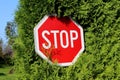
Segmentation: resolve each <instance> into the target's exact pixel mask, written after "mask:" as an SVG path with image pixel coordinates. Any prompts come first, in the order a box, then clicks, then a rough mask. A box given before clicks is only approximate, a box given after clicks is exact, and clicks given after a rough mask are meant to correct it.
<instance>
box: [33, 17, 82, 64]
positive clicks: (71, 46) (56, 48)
mask: <svg viewBox="0 0 120 80" xmlns="http://www.w3.org/2000/svg"><path fill="white" fill-rule="evenodd" d="M34 40H35V50H36V53H37V54H38V55H39V56H41V57H42V58H43V59H45V60H47V61H48V62H49V63H51V64H53V63H56V62H57V64H58V65H59V66H69V65H72V64H73V63H74V62H75V61H76V60H77V58H78V57H79V56H80V54H81V53H82V52H83V50H84V37H83V29H82V27H81V26H80V25H78V24H76V23H75V22H74V21H73V20H72V19H70V18H69V17H61V18H58V17H56V16H47V15H46V16H45V17H44V18H43V19H42V20H41V21H40V22H39V23H38V24H37V25H36V26H35V28H34Z"/></svg>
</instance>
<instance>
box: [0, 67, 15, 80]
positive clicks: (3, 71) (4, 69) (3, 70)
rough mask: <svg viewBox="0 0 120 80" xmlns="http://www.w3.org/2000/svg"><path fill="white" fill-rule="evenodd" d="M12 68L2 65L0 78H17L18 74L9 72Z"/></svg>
mask: <svg viewBox="0 0 120 80" xmlns="http://www.w3.org/2000/svg"><path fill="white" fill-rule="evenodd" d="M11 69H12V67H11V66H2V67H0V80H15V78H16V76H17V75H16V74H14V73H13V74H9V71H10V70H11Z"/></svg>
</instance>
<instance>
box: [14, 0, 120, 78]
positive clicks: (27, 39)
mask: <svg viewBox="0 0 120 80" xmlns="http://www.w3.org/2000/svg"><path fill="white" fill-rule="evenodd" d="M19 3H20V4H19V7H18V11H17V12H16V15H15V20H16V22H17V25H18V34H19V36H18V38H17V39H16V40H15V43H14V46H13V47H14V52H15V68H16V73H20V74H21V75H19V76H18V80H119V79H120V1H119V0H20V1H19ZM46 14H57V16H58V17H61V16H70V17H71V18H72V19H73V20H75V21H76V22H77V23H79V24H80V25H81V26H82V27H83V29H84V37H85V51H84V52H83V54H82V55H81V56H80V57H79V59H78V60H77V62H76V63H75V64H74V65H72V66H69V67H59V66H55V65H50V64H49V63H47V62H46V61H45V60H43V59H41V58H40V57H39V56H38V55H37V54H36V53H35V50H34V39H33V38H34V37H33V28H34V27H35V25H36V24H37V23H38V22H39V20H41V19H42V18H43V17H44V16H45V15H46Z"/></svg>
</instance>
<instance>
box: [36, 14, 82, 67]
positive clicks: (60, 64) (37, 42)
mask: <svg viewBox="0 0 120 80" xmlns="http://www.w3.org/2000/svg"><path fill="white" fill-rule="evenodd" d="M49 16H50V15H45V16H44V17H43V18H42V19H41V20H40V21H39V23H38V24H37V25H36V26H35V28H34V43H35V51H36V53H37V54H38V55H39V56H40V57H42V58H43V59H45V60H47V61H48V62H49V63H50V64H53V63H52V62H51V61H50V60H49V59H48V58H47V57H46V56H45V55H44V53H42V52H41V51H40V50H39V45H38V44H39V40H38V29H39V28H40V27H41V26H42V24H43V23H44V22H45V21H46V20H47V19H48V17H49ZM70 19H71V18H70ZM71 20H72V19H71ZM72 21H73V20H72ZM73 22H74V24H75V25H76V26H77V27H78V28H79V29H80V32H81V33H80V34H81V35H80V37H81V40H82V41H81V42H82V48H81V49H80V51H79V52H78V54H77V55H76V56H75V58H74V59H73V61H72V62H67V63H58V64H57V65H58V66H70V65H73V64H74V63H75V62H76V61H77V59H78V57H79V56H80V55H81V54H82V52H83V51H84V34H83V29H82V27H81V26H80V25H78V24H77V23H76V22H75V21H73Z"/></svg>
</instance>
